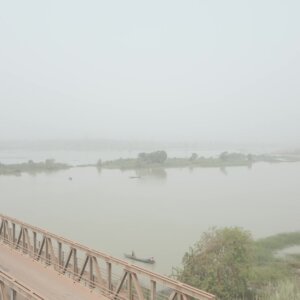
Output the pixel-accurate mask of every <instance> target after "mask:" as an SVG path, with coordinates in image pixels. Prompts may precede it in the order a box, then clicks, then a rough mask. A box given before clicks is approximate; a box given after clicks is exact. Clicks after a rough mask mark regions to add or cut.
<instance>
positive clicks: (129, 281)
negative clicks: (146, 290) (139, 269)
mask: <svg viewBox="0 0 300 300" xmlns="http://www.w3.org/2000/svg"><path fill="white" fill-rule="evenodd" d="M127 288H128V299H129V300H132V299H133V293H132V275H131V273H128V279H127Z"/></svg>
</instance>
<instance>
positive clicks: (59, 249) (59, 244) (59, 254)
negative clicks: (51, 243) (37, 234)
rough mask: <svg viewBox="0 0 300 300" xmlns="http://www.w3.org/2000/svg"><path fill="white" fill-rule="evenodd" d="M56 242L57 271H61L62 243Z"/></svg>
mask: <svg viewBox="0 0 300 300" xmlns="http://www.w3.org/2000/svg"><path fill="white" fill-rule="evenodd" d="M57 244H58V255H57V256H58V271H59V272H61V270H62V267H63V258H62V243H61V242H57Z"/></svg>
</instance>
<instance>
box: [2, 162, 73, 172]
mask: <svg viewBox="0 0 300 300" xmlns="http://www.w3.org/2000/svg"><path fill="white" fill-rule="evenodd" d="M69 168H71V166H70V165H67V164H64V163H58V162H55V161H54V160H53V159H46V160H45V161H44V162H34V161H32V160H30V161H28V162H26V163H20V164H9V165H4V164H1V163H0V175H17V176H18V175H21V174H22V173H29V174H37V173H41V172H55V171H59V170H65V169H69Z"/></svg>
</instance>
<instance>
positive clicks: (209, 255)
mask: <svg viewBox="0 0 300 300" xmlns="http://www.w3.org/2000/svg"><path fill="white" fill-rule="evenodd" d="M252 262H253V240H252V237H251V234H250V233H249V232H248V231H245V230H243V229H241V228H238V227H233V228H223V229H211V230H210V231H208V232H205V233H204V234H203V235H202V237H201V239H200V241H199V242H198V243H196V244H195V246H194V247H193V248H190V250H189V252H187V253H186V254H185V255H184V257H183V268H182V269H179V270H177V278H178V279H179V280H182V281H183V282H185V283H188V284H191V285H193V286H195V287H198V288H201V289H204V290H207V291H209V292H211V293H213V294H216V295H217V296H218V297H219V298H220V299H222V300H225V299H233V298H237V297H243V296H244V295H245V294H246V293H247V292H248V287H247V282H248V280H249V278H250V272H251V265H252Z"/></svg>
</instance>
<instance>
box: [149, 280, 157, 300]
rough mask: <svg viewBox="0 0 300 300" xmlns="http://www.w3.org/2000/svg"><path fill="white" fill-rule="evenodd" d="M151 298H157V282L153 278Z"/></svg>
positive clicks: (154, 299) (151, 299) (152, 299)
mask: <svg viewBox="0 0 300 300" xmlns="http://www.w3.org/2000/svg"><path fill="white" fill-rule="evenodd" d="M150 300H156V282H155V281H154V280H151V298H150Z"/></svg>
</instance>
